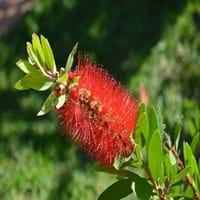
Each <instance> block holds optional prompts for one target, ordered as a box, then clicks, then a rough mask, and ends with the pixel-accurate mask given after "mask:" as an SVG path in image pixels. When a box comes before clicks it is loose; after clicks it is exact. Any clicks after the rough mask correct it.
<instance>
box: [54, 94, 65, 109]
mask: <svg viewBox="0 0 200 200" xmlns="http://www.w3.org/2000/svg"><path fill="white" fill-rule="evenodd" d="M65 100H66V94H63V95H61V96H59V97H57V98H56V103H55V106H56V108H57V109H59V108H61V107H62V106H63V105H64V103H65Z"/></svg>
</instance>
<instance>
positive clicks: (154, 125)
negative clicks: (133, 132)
mask: <svg viewBox="0 0 200 200" xmlns="http://www.w3.org/2000/svg"><path fill="white" fill-rule="evenodd" d="M148 119H149V138H150V137H151V136H152V134H153V133H154V132H155V131H156V130H157V129H159V122H158V117H157V113H156V109H155V107H153V106H151V107H150V109H149V112H148Z"/></svg>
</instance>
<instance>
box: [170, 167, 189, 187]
mask: <svg viewBox="0 0 200 200" xmlns="http://www.w3.org/2000/svg"><path fill="white" fill-rule="evenodd" d="M190 168H191V167H189V166H188V167H186V168H184V169H182V170H181V171H180V172H179V173H178V174H176V176H174V177H173V178H172V183H171V184H172V185H173V184H176V183H178V182H179V181H181V180H182V179H184V178H185V176H186V174H187V173H188V172H189V170H190Z"/></svg>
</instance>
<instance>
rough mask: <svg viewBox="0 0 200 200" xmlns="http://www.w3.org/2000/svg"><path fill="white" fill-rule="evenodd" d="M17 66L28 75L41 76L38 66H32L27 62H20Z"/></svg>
mask: <svg viewBox="0 0 200 200" xmlns="http://www.w3.org/2000/svg"><path fill="white" fill-rule="evenodd" d="M16 65H17V66H18V67H19V68H20V69H21V70H22V71H23V72H24V73H26V74H40V73H41V72H40V71H38V69H37V68H36V66H34V65H31V64H30V63H29V62H28V61H27V60H19V61H18V62H17V63H16Z"/></svg>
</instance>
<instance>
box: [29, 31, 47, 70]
mask: <svg viewBox="0 0 200 200" xmlns="http://www.w3.org/2000/svg"><path fill="white" fill-rule="evenodd" d="M32 44H33V50H34V52H35V54H36V56H37V57H38V60H39V61H40V63H41V65H42V66H43V67H45V57H44V53H43V49H42V46H41V43H40V39H39V37H38V36H37V35H36V34H35V33H33V34H32Z"/></svg>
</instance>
